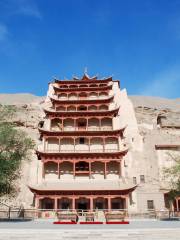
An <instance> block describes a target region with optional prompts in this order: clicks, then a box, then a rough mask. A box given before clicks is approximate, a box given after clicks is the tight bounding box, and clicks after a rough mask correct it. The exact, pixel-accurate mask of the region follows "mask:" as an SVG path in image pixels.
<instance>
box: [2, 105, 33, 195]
mask: <svg viewBox="0 0 180 240" xmlns="http://www.w3.org/2000/svg"><path fill="white" fill-rule="evenodd" d="M14 114H15V108H14V107H10V106H2V105H0V196H2V195H5V194H13V193H15V191H16V187H15V186H16V184H15V183H16V180H17V179H19V178H20V176H21V174H20V173H21V165H22V161H23V160H28V159H30V158H29V157H30V150H31V149H33V147H34V143H33V141H32V140H31V139H30V138H28V137H27V135H26V134H25V132H23V131H21V130H19V129H17V128H16V127H15V126H14V125H13V124H12V121H11V119H12V117H13V115H14Z"/></svg>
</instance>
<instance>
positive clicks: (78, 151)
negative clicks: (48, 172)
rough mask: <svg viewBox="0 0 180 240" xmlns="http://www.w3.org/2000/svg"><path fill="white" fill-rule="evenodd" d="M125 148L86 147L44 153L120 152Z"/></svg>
mask: <svg viewBox="0 0 180 240" xmlns="http://www.w3.org/2000/svg"><path fill="white" fill-rule="evenodd" d="M126 149H127V148H124V149H121V150H119V149H116V148H114V149H103V150H102V149H92V150H88V149H84V150H80V149H73V150H72V149H69V150H65V149H62V150H59V151H58V150H45V152H46V153H116V152H121V151H124V150H126Z"/></svg>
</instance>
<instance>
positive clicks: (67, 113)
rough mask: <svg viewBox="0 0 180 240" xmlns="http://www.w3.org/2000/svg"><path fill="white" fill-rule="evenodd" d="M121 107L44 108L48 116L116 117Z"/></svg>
mask: <svg viewBox="0 0 180 240" xmlns="http://www.w3.org/2000/svg"><path fill="white" fill-rule="evenodd" d="M118 111H119V107H116V108H114V109H112V110H98V111H72V112H70V111H56V110H53V109H46V108H44V112H45V114H46V115H47V116H49V117H52V118H55V117H76V116H78V117H79V116H81V117H82V116H83V117H88V116H92V117H96V116H99V117H116V116H117V115H118Z"/></svg>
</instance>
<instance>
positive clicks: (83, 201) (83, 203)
mask: <svg viewBox="0 0 180 240" xmlns="http://www.w3.org/2000/svg"><path fill="white" fill-rule="evenodd" d="M89 208H90V200H89V199H87V198H84V197H81V198H79V199H77V200H76V209H77V210H88V209H89Z"/></svg>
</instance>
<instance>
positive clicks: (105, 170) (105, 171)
mask: <svg viewBox="0 0 180 240" xmlns="http://www.w3.org/2000/svg"><path fill="white" fill-rule="evenodd" d="M106 175H107V162H104V178H105V179H106Z"/></svg>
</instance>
